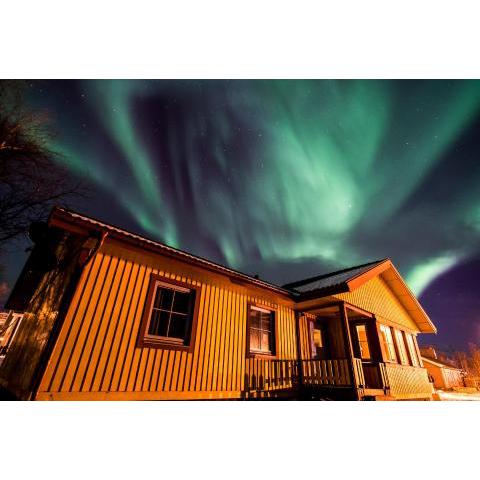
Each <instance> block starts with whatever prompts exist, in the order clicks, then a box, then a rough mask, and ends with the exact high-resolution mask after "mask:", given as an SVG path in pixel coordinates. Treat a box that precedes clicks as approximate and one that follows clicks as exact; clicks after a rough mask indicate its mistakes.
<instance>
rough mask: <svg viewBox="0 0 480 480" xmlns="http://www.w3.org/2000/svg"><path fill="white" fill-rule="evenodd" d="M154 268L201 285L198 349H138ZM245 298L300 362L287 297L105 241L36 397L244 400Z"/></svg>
mask: <svg viewBox="0 0 480 480" xmlns="http://www.w3.org/2000/svg"><path fill="white" fill-rule="evenodd" d="M150 274H159V275H163V276H165V277H168V278H172V279H175V280H180V281H183V282H186V283H188V284H191V285H194V286H199V287H200V289H201V290H200V299H199V302H200V303H199V311H198V321H197V327H196V333H195V338H192V342H194V348H193V351H192V352H186V351H178V350H177V351H176V350H167V349H162V348H147V347H145V348H139V347H137V346H136V341H137V336H138V331H139V327H140V322H141V317H142V313H143V309H144V306H145V302H146V296H147V289H148V285H149V278H150ZM247 302H255V303H258V304H263V305H265V306H267V307H270V308H275V309H276V315H275V317H276V322H277V328H276V334H277V352H276V358H278V359H295V358H296V355H297V349H296V335H295V314H294V311H293V309H292V308H291V306H292V301H291V300H289V299H288V298H286V297H285V298H283V297H282V296H281V295H277V294H275V293H274V292H270V291H268V290H263V289H260V288H257V287H251V286H249V285H246V284H240V283H236V282H235V283H234V282H233V281H231V280H230V279H229V278H228V277H226V276H222V275H219V274H216V273H212V272H209V271H206V270H203V269H200V268H197V267H194V266H190V265H187V264H184V263H182V262H179V261H177V260H172V259H169V258H167V257H162V256H160V255H155V254H150V253H148V252H145V251H141V250H137V249H133V248H128V249H127V248H125V247H124V246H123V245H120V244H119V243H116V242H113V241H108V240H107V241H106V242H105V244H104V246H103V247H102V248H101V250H100V251H99V252H98V253H97V254H96V256H95V257H94V259H93V260H92V261H91V262H90V263H89V265H88V266H87V268H86V270H85V271H84V273H83V275H82V277H81V279H80V282H79V285H78V287H77V290H76V292H75V295H74V297H73V300H72V302H71V305H70V308H69V310H68V312H67V315H66V317H65V321H64V323H63V326H62V328H61V331H60V333H59V336H58V339H57V342H56V344H55V346H54V349H53V352H52V354H51V357H50V361H49V363H48V365H47V368H46V370H45V373H44V376H43V378H42V381H41V384H40V388H39V390H38V394H37V398H38V399H125V400H127V399H162V398H165V399H169V398H171V399H183V398H185V399H189V398H238V397H240V396H241V394H242V391H243V390H244V386H245V378H244V376H245V363H246V361H245V357H246V338H245V336H246V335H245V333H246V316H247Z"/></svg>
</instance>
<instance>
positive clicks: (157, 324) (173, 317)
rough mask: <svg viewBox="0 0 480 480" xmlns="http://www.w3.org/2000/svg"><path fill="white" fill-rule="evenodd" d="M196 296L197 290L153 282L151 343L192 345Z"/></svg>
mask: <svg viewBox="0 0 480 480" xmlns="http://www.w3.org/2000/svg"><path fill="white" fill-rule="evenodd" d="M195 294H196V290H195V289H191V288H187V287H183V286H182V285H178V284H177V283H175V284H173V283H168V282H164V281H161V280H157V279H154V280H153V282H152V284H151V286H150V294H149V299H150V304H149V305H147V309H148V310H147V324H146V327H145V333H144V340H145V341H146V342H147V344H149V343H150V342H152V343H153V344H159V345H160V344H162V343H163V344H166V345H168V344H170V345H178V346H186V347H188V346H189V345H190V337H191V332H192V323H193V312H194V307H195Z"/></svg>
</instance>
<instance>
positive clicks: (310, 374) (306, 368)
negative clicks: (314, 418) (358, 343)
mask: <svg viewBox="0 0 480 480" xmlns="http://www.w3.org/2000/svg"><path fill="white" fill-rule="evenodd" d="M360 366H361V365H360ZM301 385H303V386H308V387H312V386H332V387H347V386H352V381H351V374H350V370H349V364H348V360H347V359H346V358H342V359H335V360H264V359H261V358H249V359H247V360H246V365H245V391H246V392H253V391H257V392H271V391H276V390H284V389H287V390H288V389H290V390H293V389H295V388H298V387H300V386H301Z"/></svg>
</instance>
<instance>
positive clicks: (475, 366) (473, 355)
mask: <svg viewBox="0 0 480 480" xmlns="http://www.w3.org/2000/svg"><path fill="white" fill-rule="evenodd" d="M469 348H470V366H471V369H472V373H473V374H474V375H475V376H477V377H480V348H479V347H478V345H476V344H474V343H470V344H469Z"/></svg>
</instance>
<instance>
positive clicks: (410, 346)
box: [405, 333, 420, 367]
mask: <svg viewBox="0 0 480 480" xmlns="http://www.w3.org/2000/svg"><path fill="white" fill-rule="evenodd" d="M405 337H406V339H407V346H408V352H409V353H410V360H411V362H412V365H413V366H414V367H418V366H420V362H419V361H418V355H417V349H416V348H415V340H414V339H413V335H412V334H411V333H405Z"/></svg>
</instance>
